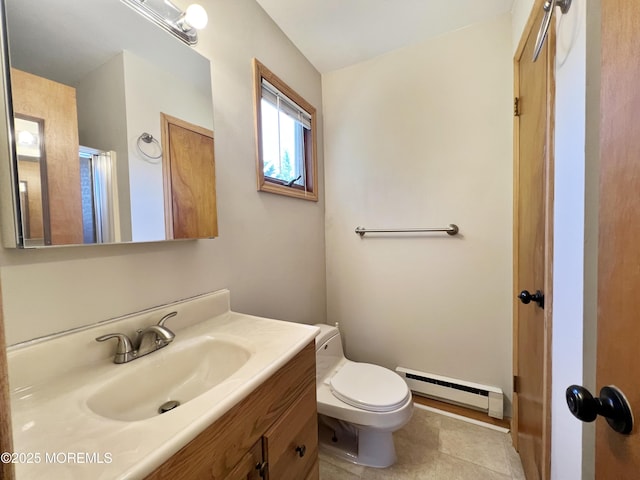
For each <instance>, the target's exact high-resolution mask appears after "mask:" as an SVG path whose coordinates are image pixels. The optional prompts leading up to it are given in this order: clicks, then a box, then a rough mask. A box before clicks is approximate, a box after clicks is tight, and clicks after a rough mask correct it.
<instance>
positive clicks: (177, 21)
mask: <svg viewBox="0 0 640 480" xmlns="http://www.w3.org/2000/svg"><path fill="white" fill-rule="evenodd" d="M120 1H121V2H122V3H124V4H125V5H128V6H129V7H131V8H133V9H134V10H135V11H136V12H138V13H139V14H140V15H142V16H143V17H145V18H146V19H148V20H151V21H152V22H153V23H155V24H156V25H158V26H159V27H160V28H162V29H164V30H166V31H167V32H169V33H171V34H173V35H175V36H176V37H178V38H179V39H180V40H182V41H183V42H184V43H186V44H187V45H195V44H196V43H198V32H197V30H201V29H203V28H204V27H205V26H206V25H207V22H208V21H209V17H208V16H207V11H206V10H205V9H204V8H203V7H202V6H200V5H198V4H195V3H194V4H192V5H189V6H188V7H187V9H186V10H185V11H184V12H183V11H182V10H181V9H180V8H179V7H177V6H176V5H174V4H173V3H172V2H171V0H120Z"/></svg>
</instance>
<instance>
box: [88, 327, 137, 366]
mask: <svg viewBox="0 0 640 480" xmlns="http://www.w3.org/2000/svg"><path fill="white" fill-rule="evenodd" d="M112 338H117V339H118V345H117V346H116V354H115V357H114V358H113V363H126V362H128V361H130V360H133V358H134V357H135V352H134V350H133V344H132V343H131V340H130V339H129V337H127V336H126V335H125V334H124V333H110V334H107V335H102V336H100V337H97V338H96V342H104V341H105V340H110V339H112Z"/></svg>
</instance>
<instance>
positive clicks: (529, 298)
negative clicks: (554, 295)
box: [518, 290, 544, 308]
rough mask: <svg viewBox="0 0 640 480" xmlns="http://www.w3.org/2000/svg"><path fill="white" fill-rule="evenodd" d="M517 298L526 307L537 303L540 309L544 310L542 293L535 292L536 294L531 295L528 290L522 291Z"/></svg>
mask: <svg viewBox="0 0 640 480" xmlns="http://www.w3.org/2000/svg"><path fill="white" fill-rule="evenodd" d="M518 298H519V299H520V301H521V302H522V303H524V304H525V305H527V304H528V303H530V302H534V303H537V304H538V306H539V307H540V308H544V293H542V292H541V291H540V290H536V293H534V294H533V295H531V294H530V293H529V291H528V290H522V291H521V292H520V295H518Z"/></svg>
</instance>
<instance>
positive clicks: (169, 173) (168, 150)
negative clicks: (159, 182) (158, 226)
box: [161, 113, 218, 239]
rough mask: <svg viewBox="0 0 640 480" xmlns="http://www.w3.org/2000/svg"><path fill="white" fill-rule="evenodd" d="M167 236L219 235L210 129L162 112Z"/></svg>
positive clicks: (201, 236)
mask: <svg viewBox="0 0 640 480" xmlns="http://www.w3.org/2000/svg"><path fill="white" fill-rule="evenodd" d="M161 118H162V124H163V133H162V149H163V151H164V159H163V171H164V175H165V212H166V213H165V215H166V217H167V218H166V219H165V224H166V230H167V238H174V239H186V238H212V237H217V236H218V214H217V205H216V173H215V158H214V148H213V132H212V131H211V130H207V129H204V128H202V127H199V126H197V125H193V124H190V123H188V122H185V121H184V120H181V119H178V118H175V117H171V116H169V115H166V114H164V113H163V114H161Z"/></svg>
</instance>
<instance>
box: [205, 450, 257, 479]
mask: <svg viewBox="0 0 640 480" xmlns="http://www.w3.org/2000/svg"><path fill="white" fill-rule="evenodd" d="M261 464H262V440H259V441H257V442H256V444H255V445H254V446H253V447H251V450H249V451H248V452H247V453H246V454H245V456H244V457H242V458H241V459H240V461H239V462H238V463H237V465H236V466H235V467H233V470H231V472H229V475H227V476H226V477H225V478H224V480H259V479H260V478H261V477H260V465H261ZM211 478H215V472H212V474H211Z"/></svg>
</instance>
